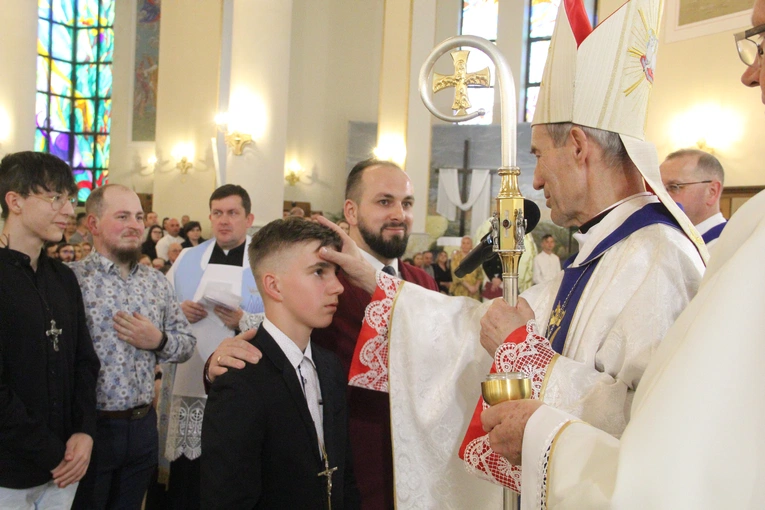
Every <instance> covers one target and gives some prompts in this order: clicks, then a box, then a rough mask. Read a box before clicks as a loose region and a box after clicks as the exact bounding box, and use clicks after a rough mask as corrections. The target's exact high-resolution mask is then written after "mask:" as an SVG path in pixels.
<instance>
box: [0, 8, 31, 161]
mask: <svg viewBox="0 0 765 510" xmlns="http://www.w3.org/2000/svg"><path fill="white" fill-rule="evenodd" d="M0 12H2V13H3V30H2V31H0V48H2V49H0V69H2V70H3V71H4V72H3V75H4V79H3V80H0V153H2V154H6V153H8V152H16V151H21V150H32V147H33V145H34V136H35V88H36V86H35V84H36V69H35V61H36V58H37V2H19V1H18V0H0Z"/></svg>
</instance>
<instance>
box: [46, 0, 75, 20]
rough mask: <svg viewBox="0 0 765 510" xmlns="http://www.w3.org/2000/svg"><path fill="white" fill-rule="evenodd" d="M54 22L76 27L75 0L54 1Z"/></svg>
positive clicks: (52, 5)
mask: <svg viewBox="0 0 765 510" xmlns="http://www.w3.org/2000/svg"><path fill="white" fill-rule="evenodd" d="M51 7H53V21H58V22H59V23H64V24H66V25H69V26H74V0H52V3H51Z"/></svg>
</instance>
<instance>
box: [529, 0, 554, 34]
mask: <svg viewBox="0 0 765 510" xmlns="http://www.w3.org/2000/svg"><path fill="white" fill-rule="evenodd" d="M559 5H560V0H531V20H530V25H531V27H530V30H529V37H532V38H536V37H552V33H553V29H554V28H555V18H556V17H557V16H558V6H559Z"/></svg>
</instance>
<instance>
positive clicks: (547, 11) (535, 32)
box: [524, 0, 597, 122]
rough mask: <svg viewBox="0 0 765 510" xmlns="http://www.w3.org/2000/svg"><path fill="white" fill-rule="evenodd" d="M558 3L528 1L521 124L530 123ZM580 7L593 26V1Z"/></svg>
mask: <svg viewBox="0 0 765 510" xmlns="http://www.w3.org/2000/svg"><path fill="white" fill-rule="evenodd" d="M559 5H560V0H530V3H529V13H528V19H529V23H528V26H527V27H526V28H527V34H528V37H527V39H526V41H527V43H526V44H527V46H526V73H525V76H526V85H525V87H524V91H525V93H524V100H525V110H526V111H525V115H524V120H525V121H526V122H531V121H532V120H533V119H534V111H535V108H536V105H537V97H538V96H539V84H540V82H541V81H542V72H543V71H544V69H545V62H546V61H547V50H548V49H549V48H550V39H552V34H553V28H555V18H556V17H557V15H558V6H559ZM584 6H585V9H586V10H587V13H588V14H589V15H590V22H591V23H592V25H593V26H595V23H596V19H595V12H596V10H597V0H584Z"/></svg>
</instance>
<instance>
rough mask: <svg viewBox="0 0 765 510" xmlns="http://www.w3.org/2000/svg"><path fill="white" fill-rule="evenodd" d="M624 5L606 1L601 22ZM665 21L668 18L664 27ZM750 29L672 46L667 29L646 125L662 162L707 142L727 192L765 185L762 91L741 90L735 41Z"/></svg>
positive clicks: (614, 0)
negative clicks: (702, 140)
mask: <svg viewBox="0 0 765 510" xmlns="http://www.w3.org/2000/svg"><path fill="white" fill-rule="evenodd" d="M621 3H622V0H601V2H600V12H599V19H601V20H602V19H605V17H606V16H607V15H608V14H610V13H611V12H612V11H613V10H615V9H616V8H618V7H619V5H621ZM665 5H667V4H665ZM666 17H667V16H666V12H665V15H664V20H663V22H664V23H666ZM749 26H750V25H749V24H747V25H746V26H742V27H741V28H739V29H735V30H728V31H725V32H721V33H717V34H711V35H706V36H701V37H696V38H692V39H687V40H683V41H678V42H671V43H668V42H667V41H666V33H667V28H668V27H667V26H666V25H664V26H663V27H662V35H661V37H660V41H661V44H660V46H659V53H658V59H657V69H656V81H655V83H654V87H653V91H652V94H651V100H650V105H649V109H648V119H647V122H646V135H647V138H648V139H649V140H650V141H652V142H653V143H655V144H656V147H657V151H658V153H659V160H660V161H662V160H663V159H664V157H666V155H667V154H669V153H670V152H672V151H674V150H677V149H680V148H683V147H688V146H692V145H693V144H694V143H695V141H696V140H698V139H699V138H701V137H703V138H705V139H706V142H707V144H708V145H709V146H710V147H712V148H713V149H714V150H715V156H717V157H718V159H720V162H721V163H722V165H723V167H724V168H725V176H726V177H725V185H726V186H753V185H763V184H765V173H763V172H762V161H765V145H763V144H762V142H761V138H760V136H759V133H761V132H762V129H763V128H765V119H763V105H762V103H761V102H760V90H759V88H754V89H747V88H745V87H744V86H743V85H742V84H741V82H740V77H741V74H742V73H743V72H744V70H745V69H746V68H745V66H744V64H743V63H742V62H741V61H740V60H739V58H738V54H737V53H736V47H735V44H734V40H733V34H734V33H735V32H739V31H741V30H745V29H746V28H749ZM684 119H685V120H684ZM700 128H701V129H700ZM696 130H698V132H696Z"/></svg>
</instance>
